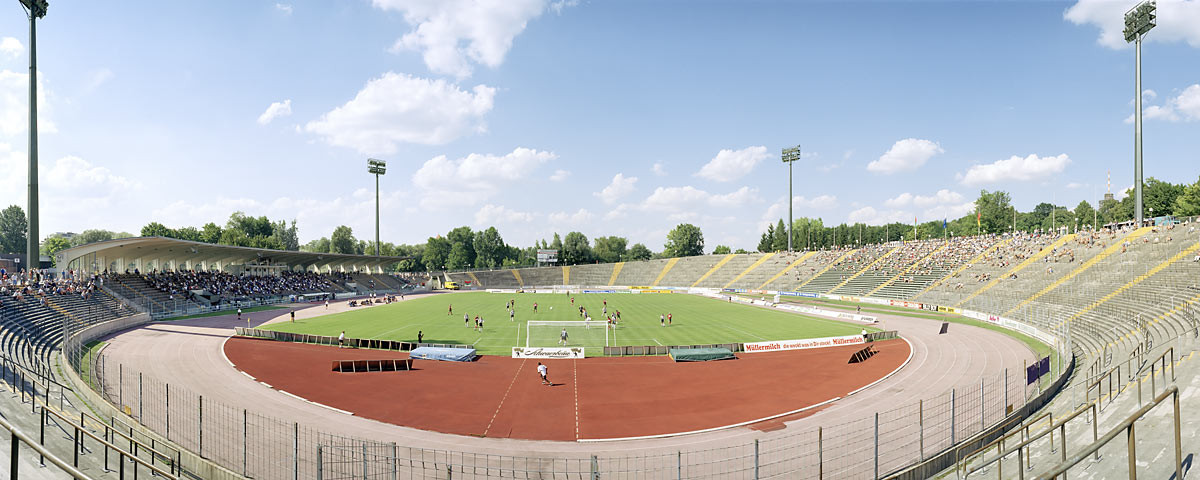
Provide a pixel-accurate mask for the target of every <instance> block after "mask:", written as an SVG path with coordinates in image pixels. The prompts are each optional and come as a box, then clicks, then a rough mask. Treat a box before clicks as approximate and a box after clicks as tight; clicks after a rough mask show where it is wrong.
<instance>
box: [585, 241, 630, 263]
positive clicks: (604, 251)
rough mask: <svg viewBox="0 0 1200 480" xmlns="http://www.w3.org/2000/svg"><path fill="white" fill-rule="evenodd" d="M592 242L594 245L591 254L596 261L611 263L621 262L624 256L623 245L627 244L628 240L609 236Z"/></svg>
mask: <svg viewBox="0 0 1200 480" xmlns="http://www.w3.org/2000/svg"><path fill="white" fill-rule="evenodd" d="M592 242H593V244H594V245H595V247H594V248H593V249H592V253H593V254H594V255H595V257H596V260H598V261H600V262H603V263H613V262H619V261H621V257H623V256H625V244H626V243H628V240H626V239H625V237H617V236H609V237H596V238H595V239H594V240H592Z"/></svg>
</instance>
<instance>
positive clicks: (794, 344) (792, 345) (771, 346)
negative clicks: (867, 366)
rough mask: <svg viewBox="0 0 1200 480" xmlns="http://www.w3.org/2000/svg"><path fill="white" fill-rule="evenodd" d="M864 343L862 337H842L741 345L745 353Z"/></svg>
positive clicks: (864, 340)
mask: <svg viewBox="0 0 1200 480" xmlns="http://www.w3.org/2000/svg"><path fill="white" fill-rule="evenodd" d="M863 343H866V339H865V338H863V336H862V335H847V336H844V337H824V338H805V339H803V340H776V341H773V342H747V343H743V344H742V345H743V346H744V347H745V350H744V351H745V352H746V353H756V352H779V351H783V350H804V349H807V348H824V347H840V346H842V345H860V344H863Z"/></svg>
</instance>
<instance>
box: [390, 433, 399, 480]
mask: <svg viewBox="0 0 1200 480" xmlns="http://www.w3.org/2000/svg"><path fill="white" fill-rule="evenodd" d="M392 480H400V447H399V446H398V445H396V442H392Z"/></svg>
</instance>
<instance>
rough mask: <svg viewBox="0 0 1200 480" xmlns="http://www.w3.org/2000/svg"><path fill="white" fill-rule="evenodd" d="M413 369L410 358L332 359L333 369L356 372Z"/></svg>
mask: <svg viewBox="0 0 1200 480" xmlns="http://www.w3.org/2000/svg"><path fill="white" fill-rule="evenodd" d="M412 369H413V361H412V359H411V358H405V359H398V360H334V361H333V371H335V372H342V373H358V372H402V371H407V370H412Z"/></svg>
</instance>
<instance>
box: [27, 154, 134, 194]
mask: <svg viewBox="0 0 1200 480" xmlns="http://www.w3.org/2000/svg"><path fill="white" fill-rule="evenodd" d="M42 175H45V177H46V180H48V181H49V182H47V183H49V184H51V185H54V188H57V189H63V190H67V191H72V192H81V191H92V192H109V191H112V190H122V189H129V188H133V187H136V186H138V184H137V183H136V182H134V181H131V180H129V179H127V178H125V177H123V176H120V175H114V174H113V173H112V171H111V170H109V169H108V168H105V167H99V166H96V165H93V164H92V163H91V162H89V161H87V160H84V159H82V158H79V157H76V156H74V155H69V156H66V157H63V158H60V159H58V160H56V161H55V162H54V165H53V166H51V167H50V169H49V170H47V171H46V172H44V173H42Z"/></svg>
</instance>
